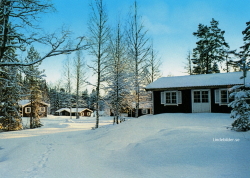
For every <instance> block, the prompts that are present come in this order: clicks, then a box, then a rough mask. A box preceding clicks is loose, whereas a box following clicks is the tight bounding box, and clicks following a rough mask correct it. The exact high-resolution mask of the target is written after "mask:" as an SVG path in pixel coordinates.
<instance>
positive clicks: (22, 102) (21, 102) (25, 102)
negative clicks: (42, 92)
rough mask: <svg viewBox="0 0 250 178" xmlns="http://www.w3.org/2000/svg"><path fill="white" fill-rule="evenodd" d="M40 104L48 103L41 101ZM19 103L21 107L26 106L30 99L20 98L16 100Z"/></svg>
mask: <svg viewBox="0 0 250 178" xmlns="http://www.w3.org/2000/svg"><path fill="white" fill-rule="evenodd" d="M41 103H42V104H44V105H47V106H48V105H49V104H48V103H45V102H41ZM18 104H19V105H21V106H22V107H24V106H26V105H29V104H30V100H20V101H19V102H18Z"/></svg>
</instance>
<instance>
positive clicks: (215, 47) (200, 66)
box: [192, 19, 229, 74]
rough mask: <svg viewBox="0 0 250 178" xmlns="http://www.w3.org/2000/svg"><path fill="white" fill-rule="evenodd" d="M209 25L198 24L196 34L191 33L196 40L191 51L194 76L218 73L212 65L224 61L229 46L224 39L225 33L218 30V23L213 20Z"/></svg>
mask: <svg viewBox="0 0 250 178" xmlns="http://www.w3.org/2000/svg"><path fill="white" fill-rule="evenodd" d="M210 24H211V26H210V27H208V26H206V25H202V24H199V26H198V30H197V32H194V33H193V35H194V36H196V37H197V38H198V42H196V44H197V47H196V48H194V49H193V58H192V61H193V64H194V66H193V73H194V74H209V73H218V70H217V69H216V68H213V66H212V65H214V64H215V63H217V64H218V62H222V61H224V60H225V59H226V55H227V53H226V52H227V51H228V49H229V45H228V44H227V43H226V41H225V39H224V34H225V31H222V30H221V29H219V27H218V25H219V22H218V21H216V20H214V19H212V21H211V22H210ZM213 69H215V70H216V71H213Z"/></svg>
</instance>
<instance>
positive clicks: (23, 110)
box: [22, 103, 48, 117]
mask: <svg viewBox="0 0 250 178" xmlns="http://www.w3.org/2000/svg"><path fill="white" fill-rule="evenodd" d="M27 107H28V108H31V105H30V104H29V105H26V106H24V107H22V115H23V117H30V115H31V113H26V112H25V111H26V108H27ZM39 107H44V108H45V112H39V116H40V117H47V115H48V106H47V105H44V104H41V103H40V105H39Z"/></svg>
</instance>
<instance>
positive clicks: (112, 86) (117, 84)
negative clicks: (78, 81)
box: [107, 22, 129, 124]
mask: <svg viewBox="0 0 250 178" xmlns="http://www.w3.org/2000/svg"><path fill="white" fill-rule="evenodd" d="M113 31H114V33H115V34H114V35H113V36H112V38H111V40H110V51H109V53H110V59H109V62H108V65H109V66H108V79H107V83H108V87H107V88H108V91H109V92H108V101H109V104H110V105H111V109H112V112H113V113H114V124H115V123H116V124H118V123H119V117H120V113H121V110H122V109H124V107H125V102H124V100H125V97H126V95H128V91H129V90H128V86H129V69H128V62H129V61H128V59H127V49H126V45H125V39H124V32H123V31H122V29H121V25H120V22H118V23H117V27H116V28H115V29H114V30H113Z"/></svg>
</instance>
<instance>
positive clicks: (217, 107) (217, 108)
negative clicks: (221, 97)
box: [211, 88, 232, 113]
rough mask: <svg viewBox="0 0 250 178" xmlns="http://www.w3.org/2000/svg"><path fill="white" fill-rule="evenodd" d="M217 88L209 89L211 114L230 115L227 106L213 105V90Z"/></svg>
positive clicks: (229, 109)
mask: <svg viewBox="0 0 250 178" xmlns="http://www.w3.org/2000/svg"><path fill="white" fill-rule="evenodd" d="M216 89H219V88H213V89H211V112H212V113H230V112H231V110H232V108H230V107H228V106H227V104H223V105H220V104H217V103H215V90H216Z"/></svg>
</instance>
